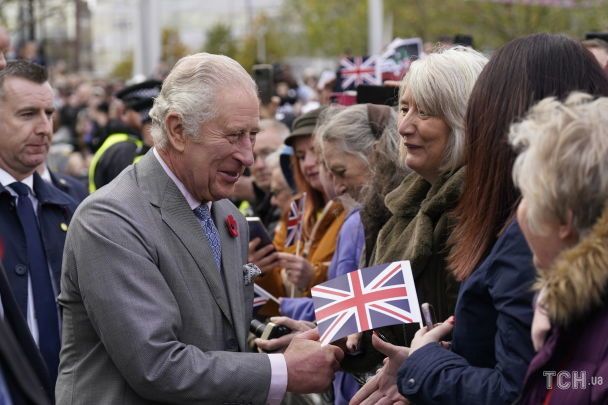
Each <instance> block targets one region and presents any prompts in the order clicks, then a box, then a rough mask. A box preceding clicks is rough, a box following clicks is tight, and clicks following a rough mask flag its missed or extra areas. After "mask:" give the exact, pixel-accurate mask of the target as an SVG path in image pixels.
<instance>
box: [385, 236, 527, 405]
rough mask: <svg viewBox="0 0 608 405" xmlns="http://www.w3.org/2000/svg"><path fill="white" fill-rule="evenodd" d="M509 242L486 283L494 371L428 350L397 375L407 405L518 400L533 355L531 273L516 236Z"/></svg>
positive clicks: (434, 348)
mask: <svg viewBox="0 0 608 405" xmlns="http://www.w3.org/2000/svg"><path fill="white" fill-rule="evenodd" d="M510 236H512V237H507V238H505V240H504V241H503V242H504V243H503V244H502V246H501V248H500V251H499V252H498V253H497V255H496V259H495V261H494V263H493V268H492V271H491V272H489V275H488V279H487V285H488V289H489V292H490V295H491V296H492V300H493V305H494V307H495V308H496V311H497V318H496V334H495V337H494V346H495V356H496V365H495V367H494V368H482V367H474V366H473V365H471V364H469V362H468V361H467V360H466V359H465V358H463V357H461V356H459V355H458V354H456V353H453V352H451V351H448V350H446V349H443V348H442V347H440V346H439V344H436V343H431V344H428V345H426V346H424V347H422V348H420V349H419V350H417V351H416V352H414V353H413V354H412V356H411V357H409V358H408V359H407V360H406V361H405V363H404V364H403V365H402V366H401V369H400V371H399V375H398V379H397V384H398V386H399V390H400V392H401V393H403V394H404V395H405V396H406V397H407V398H408V399H409V400H410V401H413V402H415V403H418V402H420V403H437V404H450V403H461V404H488V403H492V404H510V403H512V402H513V401H514V400H515V399H516V398H517V395H518V393H519V391H520V389H521V386H522V383H523V379H524V376H525V373H526V370H527V368H528V364H529V362H530V360H531V359H532V356H533V355H534V350H533V348H532V342H531V338H530V324H531V321H532V305H531V300H532V293H531V284H532V281H533V278H534V269H533V267H532V264H531V257H530V252H529V249H528V247H527V245H526V243H525V241H524V239H523V236H522V235H521V233H520V232H519V231H517V232H514V233H513V234H512V235H510ZM480 327H484V326H483V325H482V326H480ZM471 333H473V332H471Z"/></svg>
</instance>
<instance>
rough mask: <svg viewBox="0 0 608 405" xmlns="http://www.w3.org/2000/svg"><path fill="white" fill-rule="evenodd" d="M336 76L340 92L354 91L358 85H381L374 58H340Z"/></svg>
mask: <svg viewBox="0 0 608 405" xmlns="http://www.w3.org/2000/svg"><path fill="white" fill-rule="evenodd" d="M338 76H339V78H338V82H340V80H341V82H340V87H341V88H340V91H345V90H355V89H356V87H357V86H358V85H360V84H382V80H381V78H380V71H379V69H378V66H376V56H369V57H368V56H355V57H354V58H342V60H341V61H340V68H339V69H338Z"/></svg>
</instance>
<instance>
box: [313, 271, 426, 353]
mask: <svg viewBox="0 0 608 405" xmlns="http://www.w3.org/2000/svg"><path fill="white" fill-rule="evenodd" d="M311 293H312V298H313V303H314V306H315V316H316V318H317V326H318V327H319V335H320V336H321V339H320V341H321V344H323V345H326V344H328V343H331V342H334V341H336V340H338V339H340V338H343V337H345V336H348V335H351V334H353V333H357V332H363V331H366V330H370V329H375V328H379V327H382V326H388V325H394V324H398V323H414V322H421V319H422V318H421V316H420V306H419V304H418V296H417V295H416V287H415V285H414V276H413V275H412V269H411V267H410V262H409V261H401V262H393V263H388V264H381V265H378V266H374V267H368V268H365V269H361V270H356V271H353V272H350V273H347V274H345V275H343V276H340V277H336V278H334V279H332V280H329V281H327V282H325V283H323V284H319V285H317V286H315V287H313V288H312V290H311Z"/></svg>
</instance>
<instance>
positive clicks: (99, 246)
mask: <svg viewBox="0 0 608 405" xmlns="http://www.w3.org/2000/svg"><path fill="white" fill-rule="evenodd" d="M100 205H101V204H96V205H94V204H87V205H86V206H85V207H82V208H83V209H82V210H81V212H80V214H79V215H78V216H77V217H75V219H74V221H73V224H72V229H71V232H70V237H69V243H68V245H67V247H66V257H67V256H71V259H70V260H72V261H73V263H72V265H70V267H71V268H75V269H76V270H77V271H76V275H77V280H76V284H77V285H78V288H79V289H80V291H79V292H80V294H81V297H82V301H83V304H84V306H85V308H86V313H87V316H88V318H89V320H90V323H91V325H92V328H93V329H94V330H95V332H96V334H97V335H98V336H99V339H100V340H101V343H102V344H103V346H104V348H105V350H106V351H107V353H108V355H109V357H110V358H111V360H112V362H113V364H114V365H115V366H116V367H117V368H118V370H119V372H120V374H121V375H122V376H123V377H124V379H125V380H126V381H127V382H128V384H129V385H130V386H131V388H132V389H133V390H134V391H135V392H136V393H137V394H138V395H140V396H141V397H143V398H146V399H148V400H150V401H158V402H167V403H201V402H203V403H215V402H218V399H220V398H221V400H222V401H226V402H253V403H263V402H265V401H266V397H267V395H268V389H269V384H270V375H271V369H270V361H269V359H268V356H267V355H265V354H258V353H235V352H225V351H203V350H201V349H200V348H199V347H197V346H194V345H191V344H185V343H183V342H181V341H180V338H179V336H178V331H179V330H180V328H181V325H182V318H181V313H180V308H179V307H178V303H177V300H176V298H175V296H174V293H173V292H172V291H171V289H170V288H169V285H168V284H167V282H166V281H165V279H164V277H163V274H162V273H161V271H160V270H159V266H158V265H157V263H158V261H159V258H158V257H157V255H158V250H157V247H156V246H155V242H154V236H151V235H149V234H150V232H149V231H148V232H144V231H142V229H148V228H146V227H142V226H141V224H139V223H137V222H135V220H133V219H132V218H129V217H128V216H127V215H126V213H125V210H124V209H123V208H121V207H120V206H119V204H114V206H111V205H112V204H109V205H108V206H104V207H101V206H100ZM108 224H114V225H113V226H108ZM70 276H72V277H73V276H74V274H70V275H68V277H70ZM64 277H65V276H64Z"/></svg>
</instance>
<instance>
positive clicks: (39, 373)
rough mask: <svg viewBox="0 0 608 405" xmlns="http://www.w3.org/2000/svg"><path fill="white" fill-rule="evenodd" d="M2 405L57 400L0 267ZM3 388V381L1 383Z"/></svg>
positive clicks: (44, 402) (0, 398) (47, 402)
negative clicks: (3, 388)
mask: <svg viewBox="0 0 608 405" xmlns="http://www.w3.org/2000/svg"><path fill="white" fill-rule="evenodd" d="M0 379H3V380H4V384H5V387H6V390H2V389H0V404H4V403H7V402H8V401H7V400H6V398H3V397H2V396H3V395H5V396H7V397H10V400H11V402H12V403H13V404H14V405H18V404H26V403H28V404H37V405H38V404H40V405H44V404H49V403H51V402H53V401H52V398H54V393H53V391H52V388H51V383H50V380H49V375H48V371H47V369H46V366H45V364H44V361H43V360H42V357H40V352H39V351H38V347H36V343H35V342H34V339H32V335H31V334H30V331H29V329H28V327H27V324H26V322H25V319H23V316H22V315H21V312H20V311H19V308H18V307H17V303H16V301H15V299H14V297H13V294H12V292H11V289H10V287H9V285H8V280H7V279H6V276H5V272H4V267H3V266H2V263H0ZM0 384H2V381H0Z"/></svg>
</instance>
